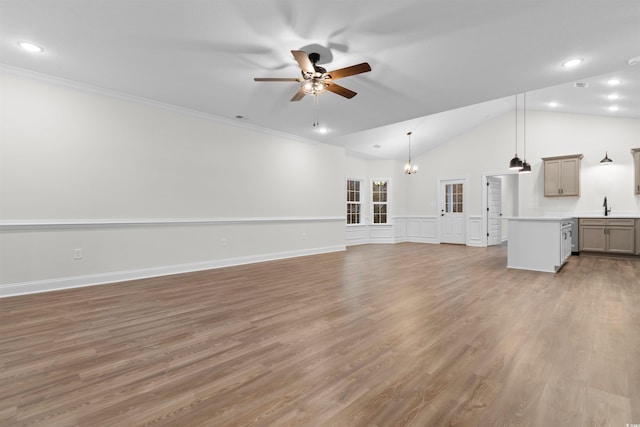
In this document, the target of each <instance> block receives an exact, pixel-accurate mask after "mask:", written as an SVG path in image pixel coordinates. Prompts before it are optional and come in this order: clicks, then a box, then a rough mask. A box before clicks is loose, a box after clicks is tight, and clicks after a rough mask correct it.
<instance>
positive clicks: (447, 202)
mask: <svg viewBox="0 0 640 427" xmlns="http://www.w3.org/2000/svg"><path fill="white" fill-rule="evenodd" d="M462 190H463V186H462V184H446V185H445V192H444V211H445V212H446V213H461V212H463V206H464V204H463V200H462V194H463V193H462Z"/></svg>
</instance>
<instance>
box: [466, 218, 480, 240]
mask: <svg viewBox="0 0 640 427" xmlns="http://www.w3.org/2000/svg"><path fill="white" fill-rule="evenodd" d="M467 225H468V227H467V230H469V234H468V235H467V246H477V247H483V246H484V244H483V243H482V217H481V216H470V217H469V219H468V223H467Z"/></svg>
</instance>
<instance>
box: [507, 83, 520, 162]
mask: <svg viewBox="0 0 640 427" xmlns="http://www.w3.org/2000/svg"><path fill="white" fill-rule="evenodd" d="M509 169H511V170H520V169H522V160H520V157H518V94H516V155H515V156H514V157H513V159H511V161H510V162H509Z"/></svg>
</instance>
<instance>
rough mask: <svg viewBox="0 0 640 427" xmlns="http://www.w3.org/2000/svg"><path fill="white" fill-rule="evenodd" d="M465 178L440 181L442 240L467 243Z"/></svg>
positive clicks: (444, 241)
mask: <svg viewBox="0 0 640 427" xmlns="http://www.w3.org/2000/svg"><path fill="white" fill-rule="evenodd" d="M465 186H466V181H465V180H441V181H440V197H441V199H440V225H441V229H442V234H441V242H442V243H455V244H462V245H464V244H466V243H467V235H466V222H467V220H466V215H467V214H466V212H465V201H464V199H465V197H464V193H465Z"/></svg>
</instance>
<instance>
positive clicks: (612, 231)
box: [607, 226, 636, 254]
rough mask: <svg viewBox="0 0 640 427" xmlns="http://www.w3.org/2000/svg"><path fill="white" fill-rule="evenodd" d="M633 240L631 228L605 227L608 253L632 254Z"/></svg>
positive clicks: (633, 234) (633, 235) (633, 231)
mask: <svg viewBox="0 0 640 427" xmlns="http://www.w3.org/2000/svg"><path fill="white" fill-rule="evenodd" d="M635 238H636V236H635V228H633V227H616V226H613V227H612V226H609V227H607V240H608V252H612V253H617V254H633V253H634V249H635V247H634V241H635Z"/></svg>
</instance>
